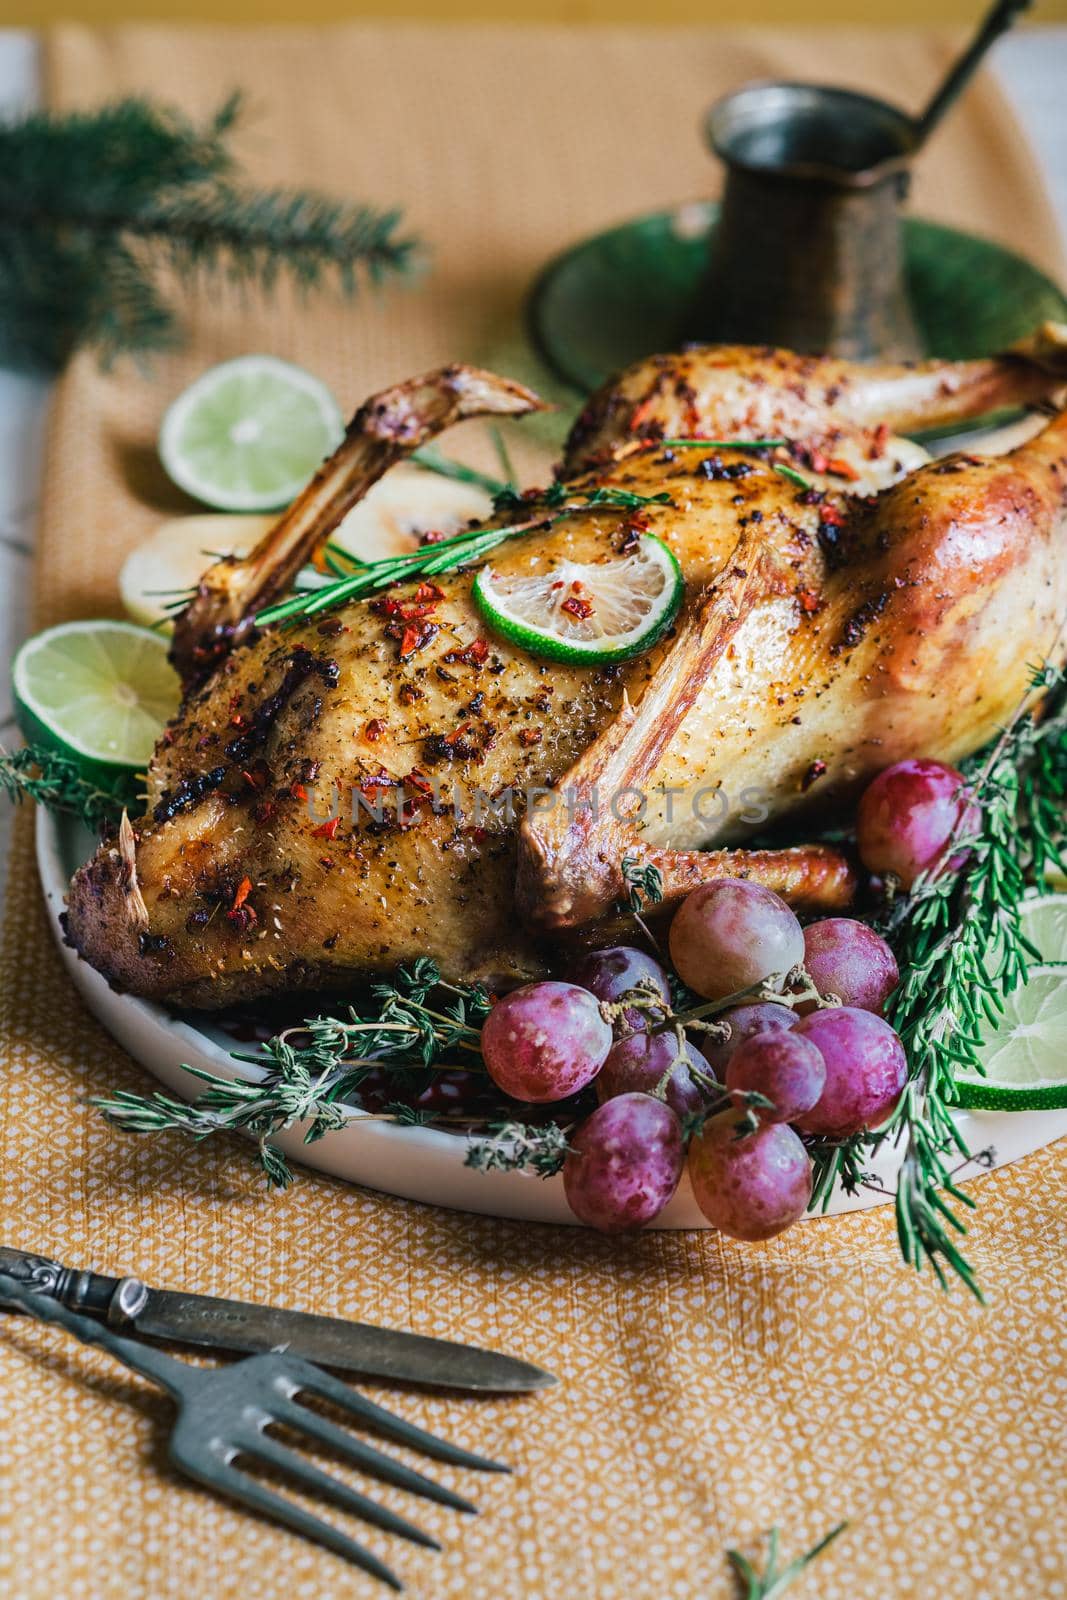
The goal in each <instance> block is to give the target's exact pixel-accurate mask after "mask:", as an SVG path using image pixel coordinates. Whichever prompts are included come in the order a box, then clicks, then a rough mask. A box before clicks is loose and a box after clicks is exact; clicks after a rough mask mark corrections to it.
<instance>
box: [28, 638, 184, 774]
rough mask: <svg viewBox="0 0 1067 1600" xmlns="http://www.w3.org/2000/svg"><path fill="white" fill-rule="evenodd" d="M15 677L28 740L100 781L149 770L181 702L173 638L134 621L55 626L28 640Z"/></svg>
mask: <svg viewBox="0 0 1067 1600" xmlns="http://www.w3.org/2000/svg"><path fill="white" fill-rule="evenodd" d="M11 676H12V682H13V686H14V690H15V714H16V716H17V718H18V724H19V728H20V729H21V730H22V736H23V738H24V739H25V740H26V742H27V743H28V744H43V745H45V746H47V747H48V748H49V749H52V750H60V751H62V752H63V754H64V755H68V756H71V757H72V758H73V759H74V760H76V761H77V763H78V766H79V767H80V768H81V770H82V773H83V775H84V776H86V777H90V778H93V779H96V780H97V781H100V780H107V779H109V778H112V777H116V776H119V775H121V774H125V773H129V772H130V771H131V770H140V771H143V770H144V769H145V767H147V765H148V762H149V761H150V759H151V756H152V751H153V750H154V748H155V745H156V740H157V739H158V738H159V736H160V734H161V733H162V731H163V727H164V724H165V723H166V722H167V720H168V718H170V717H172V716H173V715H174V713H175V712H176V711H177V709H178V702H179V698H180V696H179V686H178V677H177V674H176V673H175V671H174V668H173V667H172V666H171V664H170V662H169V661H168V660H167V646H166V642H165V640H163V639H161V638H160V637H159V635H158V634H155V633H150V632H149V631H148V630H147V629H146V628H135V627H134V626H133V624H132V623H130V622H66V623H63V624H62V625H61V626H60V627H58V628H48V629H46V630H45V632H44V633H38V634H35V635H34V637H33V638H32V639H27V641H26V643H25V644H24V645H23V646H22V649H21V650H20V651H19V653H18V655H17V656H16V657H15V660H14V664H13V666H12V669H11Z"/></svg>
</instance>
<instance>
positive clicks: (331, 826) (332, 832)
mask: <svg viewBox="0 0 1067 1600" xmlns="http://www.w3.org/2000/svg"><path fill="white" fill-rule="evenodd" d="M340 826H341V819H340V817H330V818H328V819H327V821H326V822H320V823H319V825H318V827H317V828H312V830H311V837H312V838H313V839H336V837H337V830H338V828H339V827H340Z"/></svg>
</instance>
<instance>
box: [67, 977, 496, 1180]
mask: <svg viewBox="0 0 1067 1600" xmlns="http://www.w3.org/2000/svg"><path fill="white" fill-rule="evenodd" d="M371 996H372V1001H373V1005H372V1006H371V1007H370V1008H369V1009H368V1010H367V1011H366V1013H360V1012H358V1011H356V1009H355V1008H354V1007H351V1008H349V1011H348V1013H347V1015H346V1016H343V1017H314V1018H312V1019H311V1020H310V1021H308V1022H306V1023H303V1024H301V1025H300V1026H299V1027H297V1028H289V1029H286V1031H285V1032H284V1033H280V1034H276V1035H275V1037H274V1038H273V1039H270V1040H268V1041H267V1043H266V1044H265V1045H264V1046H263V1048H262V1050H260V1051H258V1052H256V1053H255V1054H249V1053H246V1052H241V1051H236V1050H235V1051H233V1056H234V1059H235V1060H237V1061H242V1062H248V1063H250V1064H252V1065H253V1066H256V1067H258V1068H260V1069H261V1072H262V1076H261V1077H259V1078H258V1079H256V1080H255V1081H251V1082H250V1081H249V1080H248V1079H245V1078H236V1079H230V1078H225V1077H220V1076H219V1075H218V1074H216V1073H213V1072H208V1071H206V1070H204V1069H203V1068H199V1067H186V1069H185V1070H186V1071H188V1072H191V1073H192V1074H193V1076H194V1077H197V1078H200V1079H201V1080H202V1081H203V1082H204V1083H206V1084H207V1085H208V1087H207V1089H206V1091H205V1092H204V1093H203V1094H202V1095H200V1096H199V1097H198V1098H197V1099H196V1100H195V1101H193V1102H192V1103H187V1102H186V1101H184V1100H175V1099H173V1098H172V1097H171V1096H169V1095H164V1094H158V1093H156V1094H151V1095H139V1094H132V1093H129V1092H126V1091H122V1092H120V1093H118V1094H115V1095H111V1096H106V1097H103V1098H101V1099H97V1100H94V1101H93V1104H94V1105H95V1106H96V1107H97V1109H98V1110H99V1111H101V1112H102V1113H103V1115H104V1116H105V1117H106V1118H107V1120H108V1121H109V1122H111V1123H114V1125H115V1126H116V1127H119V1128H122V1129H123V1130H124V1131H125V1132H127V1133H162V1132H164V1131H167V1130H170V1129H178V1130H180V1131H182V1132H184V1133H188V1134H191V1135H192V1137H193V1138H194V1139H203V1138H206V1137H207V1135H209V1134H212V1133H223V1132H244V1133H247V1134H250V1135H251V1136H252V1137H253V1138H254V1139H255V1140H256V1141H257V1146H258V1159H259V1162H260V1165H261V1166H262V1168H263V1170H264V1172H265V1174H266V1177H267V1182H268V1184H269V1185H271V1186H272V1187H282V1188H284V1187H285V1185H286V1184H288V1183H289V1182H290V1181H291V1178H292V1173H291V1172H290V1171H289V1167H288V1165H287V1163H286V1160H285V1157H284V1156H283V1155H282V1153H281V1151H280V1150H279V1149H278V1146H277V1144H276V1143H275V1142H274V1140H275V1139H276V1137H277V1135H278V1134H279V1133H282V1132H284V1131H285V1130H286V1129H288V1128H290V1127H292V1126H293V1124H294V1123H297V1122H306V1123H307V1124H308V1126H307V1131H306V1133H305V1135H304V1143H305V1144H312V1143H314V1141H315V1140H316V1139H321V1138H322V1136H323V1135H324V1134H326V1133H330V1132H332V1131H333V1130H334V1129H336V1128H340V1127H343V1126H344V1124H345V1123H346V1122H348V1121H349V1120H351V1119H352V1118H353V1117H358V1116H361V1115H365V1113H361V1112H360V1111H359V1110H358V1099H359V1089H360V1086H361V1084H362V1083H363V1082H364V1080H365V1079H366V1077H367V1076H368V1074H369V1073H370V1072H372V1071H380V1070H381V1069H382V1068H383V1067H385V1068H388V1069H390V1070H391V1071H395V1072H397V1073H398V1074H401V1075H407V1077H408V1079H409V1080H411V1078H412V1075H413V1074H415V1073H417V1072H418V1070H419V1069H426V1068H428V1067H431V1066H436V1067H438V1068H439V1069H440V1070H445V1068H446V1066H451V1067H453V1068H454V1067H455V1065H456V1063H455V1061H452V1062H451V1063H447V1064H443V1063H442V1061H441V1058H442V1057H443V1056H446V1055H448V1054H449V1053H451V1052H457V1051H458V1052H461V1053H462V1054H463V1057H464V1059H463V1061H462V1065H463V1067H464V1068H466V1069H468V1070H474V1071H479V1070H482V1062H481V1055H480V1052H479V1048H478V1040H479V1035H480V1032H481V1024H482V1022H483V1021H484V1020H485V1018H486V1016H487V1015H488V1013H489V1005H490V1001H489V996H488V994H487V993H486V991H485V990H484V989H483V988H482V987H481V985H480V984H472V985H467V986H461V985H457V984H450V983H445V982H444V981H443V980H442V978H441V975H440V973H439V971H438V969H437V967H436V966H435V964H434V963H433V962H432V961H430V960H428V959H425V958H424V959H420V960H419V961H416V962H415V963H414V965H413V966H412V967H410V968H401V969H400V971H399V972H398V973H397V975H396V980H395V982H394V983H391V984H377V985H375V987H374V989H373V990H372V991H371ZM431 1000H432V1001H433V1002H434V1003H433V1004H431V1003H430V1002H431ZM400 1081H403V1078H401V1080H400ZM385 1115H389V1116H390V1117H391V1119H392V1120H399V1119H400V1118H401V1116H402V1118H403V1120H404V1121H405V1122H411V1121H413V1120H415V1117H416V1115H417V1114H416V1113H412V1112H411V1111H410V1109H409V1108H408V1109H405V1111H404V1112H403V1113H398V1112H393V1113H385Z"/></svg>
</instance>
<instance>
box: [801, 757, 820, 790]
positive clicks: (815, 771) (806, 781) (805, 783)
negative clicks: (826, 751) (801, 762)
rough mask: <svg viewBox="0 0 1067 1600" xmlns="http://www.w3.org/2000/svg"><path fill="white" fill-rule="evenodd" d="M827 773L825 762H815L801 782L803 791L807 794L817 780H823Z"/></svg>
mask: <svg viewBox="0 0 1067 1600" xmlns="http://www.w3.org/2000/svg"><path fill="white" fill-rule="evenodd" d="M825 771H826V762H825V761H813V762H812V763H811V766H810V767H809V768H808V770H807V772H805V774H804V776H803V778H802V779H801V780H800V787H801V790H802V791H803V792H804V793H805V794H806V793H807V791H808V790H809V789H810V788H811V786H812V784H813V783H814V782H815V781H816V779H817V778H821V777H822V775H823V773H824V772H825Z"/></svg>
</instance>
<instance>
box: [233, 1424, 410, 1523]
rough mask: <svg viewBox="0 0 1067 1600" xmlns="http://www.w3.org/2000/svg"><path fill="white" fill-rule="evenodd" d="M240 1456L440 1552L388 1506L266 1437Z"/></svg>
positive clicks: (366, 1520)
mask: <svg viewBox="0 0 1067 1600" xmlns="http://www.w3.org/2000/svg"><path fill="white" fill-rule="evenodd" d="M242 1454H244V1455H249V1456H252V1457H253V1458H254V1459H256V1460H259V1461H265V1462H266V1463H267V1465H268V1466H272V1467H277V1468H278V1470H279V1471H280V1472H284V1473H286V1474H287V1475H288V1476H289V1477H291V1478H294V1479H295V1480H296V1482H297V1483H299V1484H301V1485H302V1486H303V1487H304V1488H306V1489H312V1490H314V1491H315V1493H316V1494H321V1495H322V1496H323V1498H324V1499H327V1500H332V1501H333V1502H334V1504H335V1505H338V1506H340V1507H341V1510H342V1511H350V1512H351V1513H352V1515H353V1516H354V1517H362V1519H363V1521H364V1522H369V1523H371V1524H372V1526H374V1527H376V1528H382V1529H384V1531H385V1532H386V1533H397V1534H399V1535H400V1537H401V1538H402V1539H410V1540H411V1542H412V1544H421V1545H425V1547H426V1548H427V1549H428V1550H440V1548H441V1545H440V1543H439V1541H438V1540H437V1539H435V1538H434V1537H433V1536H432V1535H431V1534H429V1533H423V1531H422V1529H421V1528H417V1527H416V1526H415V1524H414V1523H413V1522H409V1521H408V1520H407V1518H406V1517H401V1516H398V1514H397V1513H396V1512H395V1511H390V1510H389V1508H388V1506H382V1505H379V1504H378V1502H377V1500H371V1499H370V1498H369V1497H368V1496H367V1495H365V1494H360V1492H359V1490H358V1489H352V1488H350V1487H349V1485H348V1484H347V1483H342V1482H341V1481H340V1479H338V1478H333V1477H331V1476H330V1474H329V1473H328V1472H323V1471H322V1470H321V1469H320V1468H319V1467H316V1466H315V1465H314V1464H313V1463H312V1462H310V1461H305V1459H304V1457H303V1456H301V1455H299V1454H298V1453H297V1451H295V1450H290V1449H288V1448H287V1447H286V1446H285V1445H284V1444H281V1443H280V1442H279V1441H278V1440H277V1439H272V1438H271V1436H270V1435H269V1434H267V1433H261V1434H260V1435H259V1437H258V1438H257V1439H256V1441H255V1443H254V1444H252V1445H248V1446H246V1447H245V1448H244V1449H243V1451H242Z"/></svg>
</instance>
